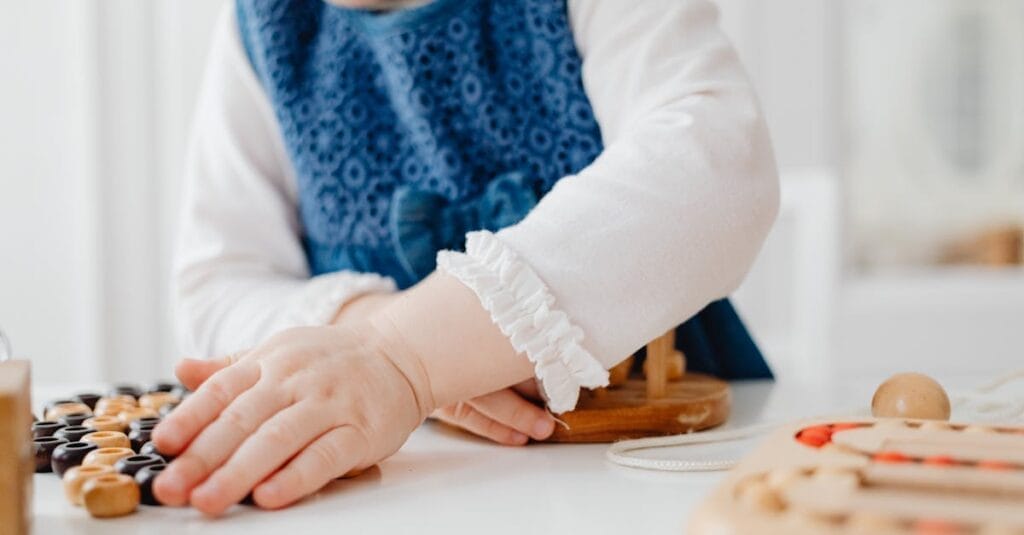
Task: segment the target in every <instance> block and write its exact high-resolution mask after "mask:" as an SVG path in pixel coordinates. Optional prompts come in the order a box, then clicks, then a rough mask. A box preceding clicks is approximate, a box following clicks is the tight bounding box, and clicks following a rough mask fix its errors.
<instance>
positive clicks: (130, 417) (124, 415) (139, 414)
mask: <svg viewBox="0 0 1024 535" xmlns="http://www.w3.org/2000/svg"><path fill="white" fill-rule="evenodd" d="M155 416H159V415H158V414H157V413H156V411H155V410H153V409H149V408H146V407H136V408H134V409H128V410H126V411H121V412H120V413H118V415H117V417H118V418H119V419H120V420H121V423H122V424H124V425H126V426H127V425H129V424H131V423H132V422H133V421H135V420H138V419H141V418H152V417H155Z"/></svg>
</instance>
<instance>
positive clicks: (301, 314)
mask: <svg viewBox="0 0 1024 535" xmlns="http://www.w3.org/2000/svg"><path fill="white" fill-rule="evenodd" d="M396 290H397V287H396V285H395V281H394V280H392V279H391V278H388V277H382V276H380V275H377V274H376V273H356V272H354V271H339V272H336V273H327V274H324V275H318V276H316V277H313V278H312V279H310V280H309V282H308V283H306V285H305V287H304V288H303V289H302V291H301V292H299V293H297V294H296V295H295V297H293V298H292V299H291V300H290V301H289V303H288V305H287V308H286V311H285V313H284V314H282V315H281V319H280V323H279V324H278V325H276V326H275V331H277V330H281V329H287V328H290V327H306V326H317V325H327V324H328V323H330V322H331V320H333V319H334V316H335V315H336V314H337V313H338V309H339V308H341V305H343V304H345V303H347V302H349V301H351V300H353V299H355V298H357V297H359V296H362V295H366V294H371V293H390V292H394V291H396Z"/></svg>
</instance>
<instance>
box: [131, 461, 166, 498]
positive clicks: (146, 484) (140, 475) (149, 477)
mask: <svg viewBox="0 0 1024 535" xmlns="http://www.w3.org/2000/svg"><path fill="white" fill-rule="evenodd" d="M164 468H167V465H166V464H151V465H149V466H143V467H142V469H140V470H139V471H138V472H136V473H135V482H136V483H138V484H139V493H140V494H141V495H142V503H143V504H145V505H163V504H161V503H160V502H159V501H157V499H156V496H153V480H154V479H156V476H158V475H160V472H163V471H164Z"/></svg>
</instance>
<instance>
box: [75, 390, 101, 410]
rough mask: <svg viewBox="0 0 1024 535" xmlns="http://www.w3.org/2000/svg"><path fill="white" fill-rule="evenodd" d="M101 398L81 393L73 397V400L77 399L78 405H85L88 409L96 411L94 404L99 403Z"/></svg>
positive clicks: (92, 394)
mask: <svg viewBox="0 0 1024 535" xmlns="http://www.w3.org/2000/svg"><path fill="white" fill-rule="evenodd" d="M101 397H103V396H101V395H99V394H97V393H95V392H82V393H81V394H78V395H77V396H75V399H77V400H78V402H79V403H85V405H86V406H87V407H89V408H90V409H92V410H96V402H97V401H99V400H100V398H101Z"/></svg>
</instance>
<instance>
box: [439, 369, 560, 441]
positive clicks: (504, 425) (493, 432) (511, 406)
mask: <svg viewBox="0 0 1024 535" xmlns="http://www.w3.org/2000/svg"><path fill="white" fill-rule="evenodd" d="M527 398H530V399H539V398H540V395H539V393H538V392H537V382H536V381H535V380H534V379H530V380H528V381H525V382H522V383H520V384H518V385H516V386H514V387H512V388H506V389H504V390H498V391H497V392H492V393H490V394H487V395H484V396H480V397H476V398H473V399H471V400H469V401H462V402H459V403H456V404H454V405H449V406H447V407H444V408H442V409H438V410H436V411H434V414H433V415H432V416H433V417H434V418H436V419H438V420H441V421H442V422H445V423H448V424H451V425H454V426H457V427H461V428H463V429H465V430H467V431H469V432H470V433H473V434H476V435H479V436H481V437H484V438H487V439H490V440H493V441H494V442H497V443H499V444H505V445H506V446H522V445H523V444H526V443H527V442H528V441H529V439H530V438H534V439H536V440H544V439H545V438H548V437H549V436H551V433H553V432H554V431H555V419H554V417H553V416H551V414H549V413H548V412H547V411H546V410H544V409H542V408H540V407H538V406H537V405H535V404H534V403H532V402H531V401H530V399H527Z"/></svg>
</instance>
